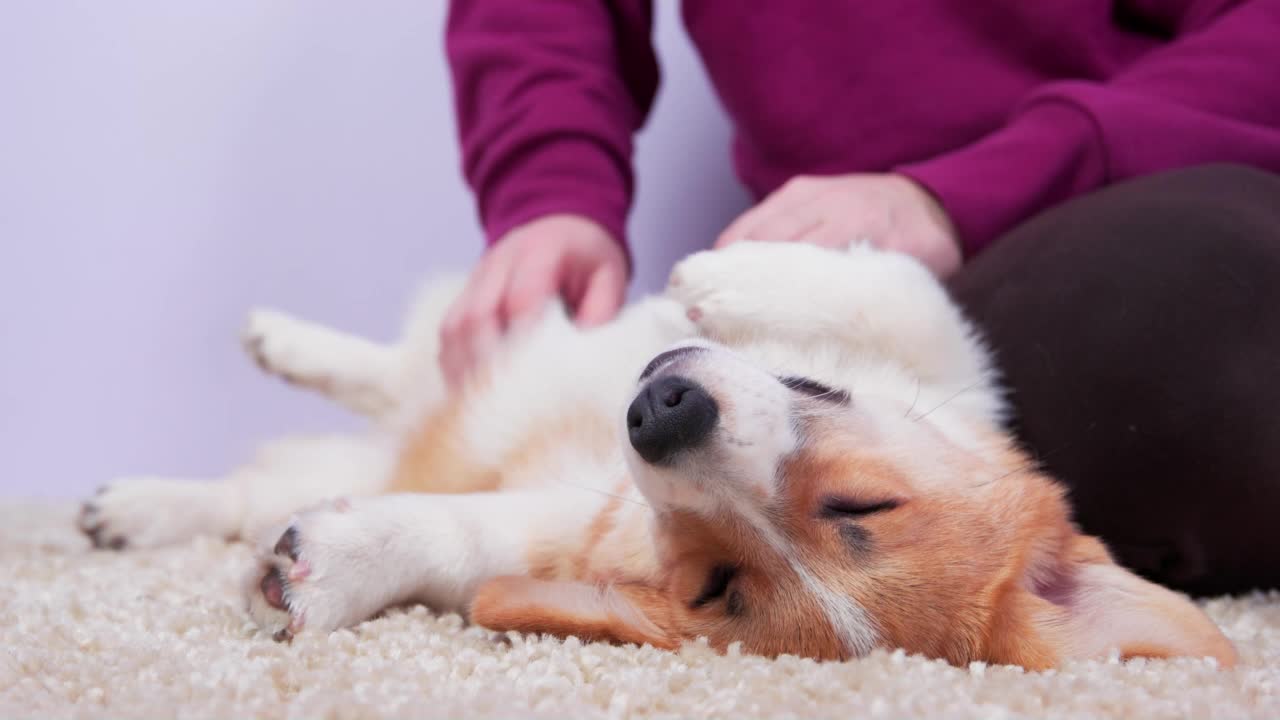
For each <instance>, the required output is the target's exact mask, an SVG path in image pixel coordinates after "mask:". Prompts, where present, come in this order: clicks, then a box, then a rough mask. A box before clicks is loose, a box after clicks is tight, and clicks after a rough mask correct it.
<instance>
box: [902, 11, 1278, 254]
mask: <svg viewBox="0 0 1280 720" xmlns="http://www.w3.org/2000/svg"><path fill="white" fill-rule="evenodd" d="M1128 4H1130V5H1135V6H1136V7H1133V8H1132V10H1133V11H1134V12H1139V13H1143V14H1144V15H1145V16H1147V17H1151V18H1153V20H1155V21H1157V22H1163V23H1165V24H1166V26H1167V27H1169V30H1170V33H1171V35H1172V39H1171V40H1170V41H1169V42H1168V43H1167V44H1165V45H1164V46H1162V47H1160V48H1158V49H1156V50H1153V51H1151V52H1149V53H1148V54H1146V55H1144V56H1143V57H1142V58H1141V59H1140V60H1138V61H1137V62H1136V63H1134V64H1132V65H1131V66H1129V67H1128V68H1126V69H1125V70H1124V71H1122V72H1121V73H1119V74H1117V75H1116V76H1114V77H1112V78H1111V79H1110V80H1109V81H1107V82H1100V83H1099V82H1082V81H1070V82H1057V83H1052V84H1049V85H1046V86H1044V87H1041V88H1039V89H1037V90H1036V91H1035V92H1033V93H1032V94H1031V95H1029V96H1028V97H1027V98H1025V100H1024V101H1023V102H1022V103H1021V105H1020V106H1019V107H1018V108H1017V109H1016V111H1015V112H1014V113H1013V115H1012V117H1011V118H1010V120H1009V121H1008V122H1007V124H1006V125H1005V126H1004V127H1002V128H1001V129H999V130H997V131H995V132H994V133H992V134H990V135H988V136H986V137H984V138H982V139H980V140H978V141H977V142H975V143H973V144H971V145H969V146H967V147H963V148H960V149H958V150H956V151H953V152H951V153H948V154H945V155H942V156H939V157H936V158H933V159H930V160H927V161H924V162H920V163H915V164H910V165H906V166H903V167H900V168H895V170H896V171H897V172H900V173H902V174H904V175H906V176H908V177H911V178H913V179H914V180H916V181H917V182H919V183H921V184H922V185H924V186H925V187H927V188H929V190H931V191H932V192H933V193H934V194H935V195H936V196H937V197H938V199H939V201H940V202H941V203H942V205H943V207H945V208H946V210H947V212H948V214H949V215H950V216H951V219H952V221H953V222H954V223H955V225H956V228H957V230H958V232H959V234H960V238H961V240H962V242H963V244H964V246H965V250H966V252H967V253H968V254H970V255H972V254H974V253H976V252H978V251H980V250H981V249H982V248H983V247H985V246H987V245H988V244H990V243H991V242H992V241H993V240H994V239H995V238H996V237H998V236H999V235H1000V234H1002V233H1004V232H1005V231H1007V230H1009V229H1011V228H1012V227H1013V226H1014V225H1016V224H1018V223H1019V222H1021V221H1023V220H1025V219H1027V218H1029V217H1031V216H1032V215H1034V214H1036V213H1037V212H1039V211H1041V210H1044V209H1046V208H1048V207H1049V206H1052V205H1055V204H1057V203H1060V202H1062V201H1064V200H1067V199H1069V198H1071V197H1073V196H1075V195H1079V194H1081V193H1085V192H1088V191H1090V190H1094V189H1097V188H1099V187H1102V186H1104V185H1106V184H1108V183H1112V182H1116V181H1121V180H1125V179H1128V178H1133V177H1137V176H1140V175H1145V174H1150V173H1154V172H1159V171H1163V170H1171V169H1174V168H1178V167H1185V166H1189V165H1196V164H1203V163H1210V162H1235V163H1241V164H1248V165H1253V166H1257V167H1262V168H1266V169H1271V170H1277V171H1280V0H1238V1H1236V2H1223V1H1222V0H1129V3H1128Z"/></svg>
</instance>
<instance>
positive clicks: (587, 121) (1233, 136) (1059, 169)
mask: <svg viewBox="0 0 1280 720" xmlns="http://www.w3.org/2000/svg"><path fill="white" fill-rule="evenodd" d="M683 15H684V21H685V26H686V28H687V29H688V32H689V35H690V37H691V38H692V39H693V41H694V43H695V44H696V45H697V47H698V50H699V52H700V54H701V56H702V59H703V62H704V63H705V65H706V67H707V70H708V73H709V75H710V77H711V79H712V82H713V84H714V85H715V88H716V92H717V93H718V94H719V97H720V100H721V102H722V103H723V104H724V106H725V108H726V109H727V110H728V113H729V115H730V117H731V119H732V121H733V124H734V127H735V133H734V140H733V157H734V164H735V167H736V169H737V172H738V175H739V177H740V178H741V179H742V182H743V183H744V184H745V185H746V186H747V188H748V189H749V190H750V191H751V193H752V194H753V195H754V196H755V197H756V198H757V199H759V198H762V197H763V196H764V195H766V194H767V193H769V192H770V191H771V190H773V189H775V188H776V187H778V186H779V185H781V184H782V183H783V182H785V181H786V180H787V179H788V178H790V177H792V176H794V175H797V174H838V173H850V172H888V171H896V172H900V173H904V174H906V175H908V176H910V177H912V178H914V179H915V180H916V181H918V182H920V183H922V184H923V185H925V186H926V187H928V188H929V189H930V190H932V191H933V192H934V193H935V194H936V195H937V197H938V198H939V199H940V200H941V202H942V204H943V206H944V207H945V208H946V210H947V212H948V213H949V214H950V215H951V218H952V220H954V222H955V224H956V227H957V229H958V231H959V233H960V236H961V239H962V240H963V242H964V245H965V248H966V250H967V252H968V253H969V254H973V253H975V252H977V251H978V250H980V249H982V248H983V247H985V246H986V245H987V244H989V243H990V242H991V241H992V240H994V239H995V238H996V237H997V236H999V235H1000V234H1001V233H1003V232H1005V231H1006V230H1009V229H1010V228H1012V227H1013V226H1014V225H1016V224H1017V223H1019V222H1021V221H1022V220H1025V219H1026V218H1028V217H1030V216H1031V215H1034V214H1035V213H1037V212H1038V211H1040V210H1042V209H1044V208H1046V207H1048V206H1050V205H1053V204H1055V203H1059V202H1061V201H1063V200H1066V199H1067V198H1070V197H1072V196H1075V195H1078V194H1080V193H1084V192H1087V191H1089V190H1093V189H1095V188H1098V187H1100V186H1102V185H1105V184H1107V183H1110V182H1114V181H1117V180H1122V179H1125V178H1129V177H1134V176H1138V175H1143V174H1148V173H1152V172H1157V171H1161V170H1166V169H1172V168H1176V167H1181V166H1187V165H1194V164H1199V163H1206V162H1217V161H1226V162H1237V163H1244V164H1249V165H1254V166H1257V167H1261V168H1265V169H1271V170H1280V0H880V1H878V2H877V1H876V0H774V1H766V0H752V1H751V2H747V1H745V0H685V2H684V4H683ZM652 25H653V7H652V3H651V2H646V1H645V0H453V2H452V3H451V7H450V12H449V22H448V28H447V31H446V33H447V37H446V40H447V48H448V54H449V60H450V62H451V64H452V68H453V78H454V89H455V102H456V108H457V116H458V127H459V134H460V138H461V142H462V151H463V171H464V173H465V175H466V178H467V181H468V182H469V183H470V185H471V187H472V188H473V189H474V190H475V193H476V197H477V199H478V203H479V211H480V216H481V219H482V221H483V223H484V227H485V231H486V234H487V236H488V238H489V241H490V242H492V241H494V240H496V239H497V238H498V237H500V236H502V235H503V234H504V233H505V232H506V231H507V230H509V229H511V228H512V227H514V226H516V225H519V224H520V223H523V222H526V221H529V220H531V219H534V218H536V217H538V216H541V215H546V214H549V213H555V212H572V213H579V214H582V215H585V216H587V217H590V218H592V219H594V220H596V221H597V222H599V223H600V224H601V225H603V226H604V227H605V228H607V229H608V230H609V231H611V232H612V233H613V234H614V236H615V237H617V238H618V239H619V240H620V241H623V242H625V239H624V226H625V220H626V215H627V212H628V210H629V208H630V204H631V195H632V188H633V182H632V167H631V153H632V134H633V133H634V132H635V131H636V130H637V129H639V128H640V127H641V126H642V125H643V123H644V121H645V118H646V116H647V114H648V112H649V109H650V107H651V105H652V103H653V98H654V94H655V92H656V90H657V87H658V80H659V71H658V64H657V60H656V58H655V56H654V51H653V47H652V44H651V39H650V35H651V31H652Z"/></svg>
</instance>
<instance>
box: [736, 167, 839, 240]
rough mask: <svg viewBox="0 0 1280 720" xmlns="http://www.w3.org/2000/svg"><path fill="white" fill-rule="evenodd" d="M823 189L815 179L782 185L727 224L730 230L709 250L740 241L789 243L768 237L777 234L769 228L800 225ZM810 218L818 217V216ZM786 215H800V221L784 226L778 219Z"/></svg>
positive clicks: (820, 182) (802, 179)
mask: <svg viewBox="0 0 1280 720" xmlns="http://www.w3.org/2000/svg"><path fill="white" fill-rule="evenodd" d="M825 187H826V185H824V184H823V182H822V181H821V180H817V179H814V178H808V177H796V178H792V179H791V180H788V181H787V183H786V184H785V185H783V186H782V187H781V188H778V189H777V190H775V191H774V192H773V193H770V194H769V196H768V197H766V198H765V199H764V200H761V201H760V202H759V203H757V204H756V206H755V207H753V208H751V209H750V210H747V211H746V212H744V213H742V214H741V215H739V216H738V217H737V219H735V220H734V221H733V222H731V223H729V226H728V227H726V228H725V229H724V231H722V232H721V233H720V235H719V237H717V238H716V241H715V244H714V245H712V248H713V249H716V250H719V249H721V248H724V247H726V246H728V245H732V244H733V243H735V242H741V241H743V240H748V241H750V240H756V241H767V240H782V239H790V238H783V237H781V236H775V235H771V234H768V233H772V232H775V231H776V229H775V228H774V227H772V226H773V225H774V224H778V225H785V226H786V227H794V226H795V225H797V224H800V225H803V224H804V221H803V215H804V213H805V212H807V208H808V207H809V206H811V205H812V204H813V203H814V201H816V200H818V199H819V198H820V197H822V196H823V188H825ZM810 214H812V215H817V214H818V213H810ZM789 215H799V216H800V217H799V218H797V219H796V220H793V221H791V222H789V223H784V222H782V221H781V220H779V219H778V218H781V217H784V216H789ZM801 229H803V228H801Z"/></svg>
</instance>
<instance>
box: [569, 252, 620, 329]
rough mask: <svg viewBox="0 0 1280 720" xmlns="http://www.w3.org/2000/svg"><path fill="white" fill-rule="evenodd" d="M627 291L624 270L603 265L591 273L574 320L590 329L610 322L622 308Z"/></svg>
mask: <svg viewBox="0 0 1280 720" xmlns="http://www.w3.org/2000/svg"><path fill="white" fill-rule="evenodd" d="M626 289H627V278H626V270H625V269H623V268H620V267H618V265H617V263H604V264H603V265H601V266H599V267H598V268H596V270H595V272H593V273H591V276H590V278H589V279H588V281H587V286H586V290H585V291H584V292H583V294H582V301H581V302H579V303H578V307H577V312H576V314H575V319H576V321H577V323H578V324H579V325H580V326H582V327H592V326H595V325H599V324H601V323H605V322H608V321H609V320H612V319H613V317H614V315H617V313H618V308H620V307H622V300H623V295H624V294H625V293H626Z"/></svg>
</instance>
